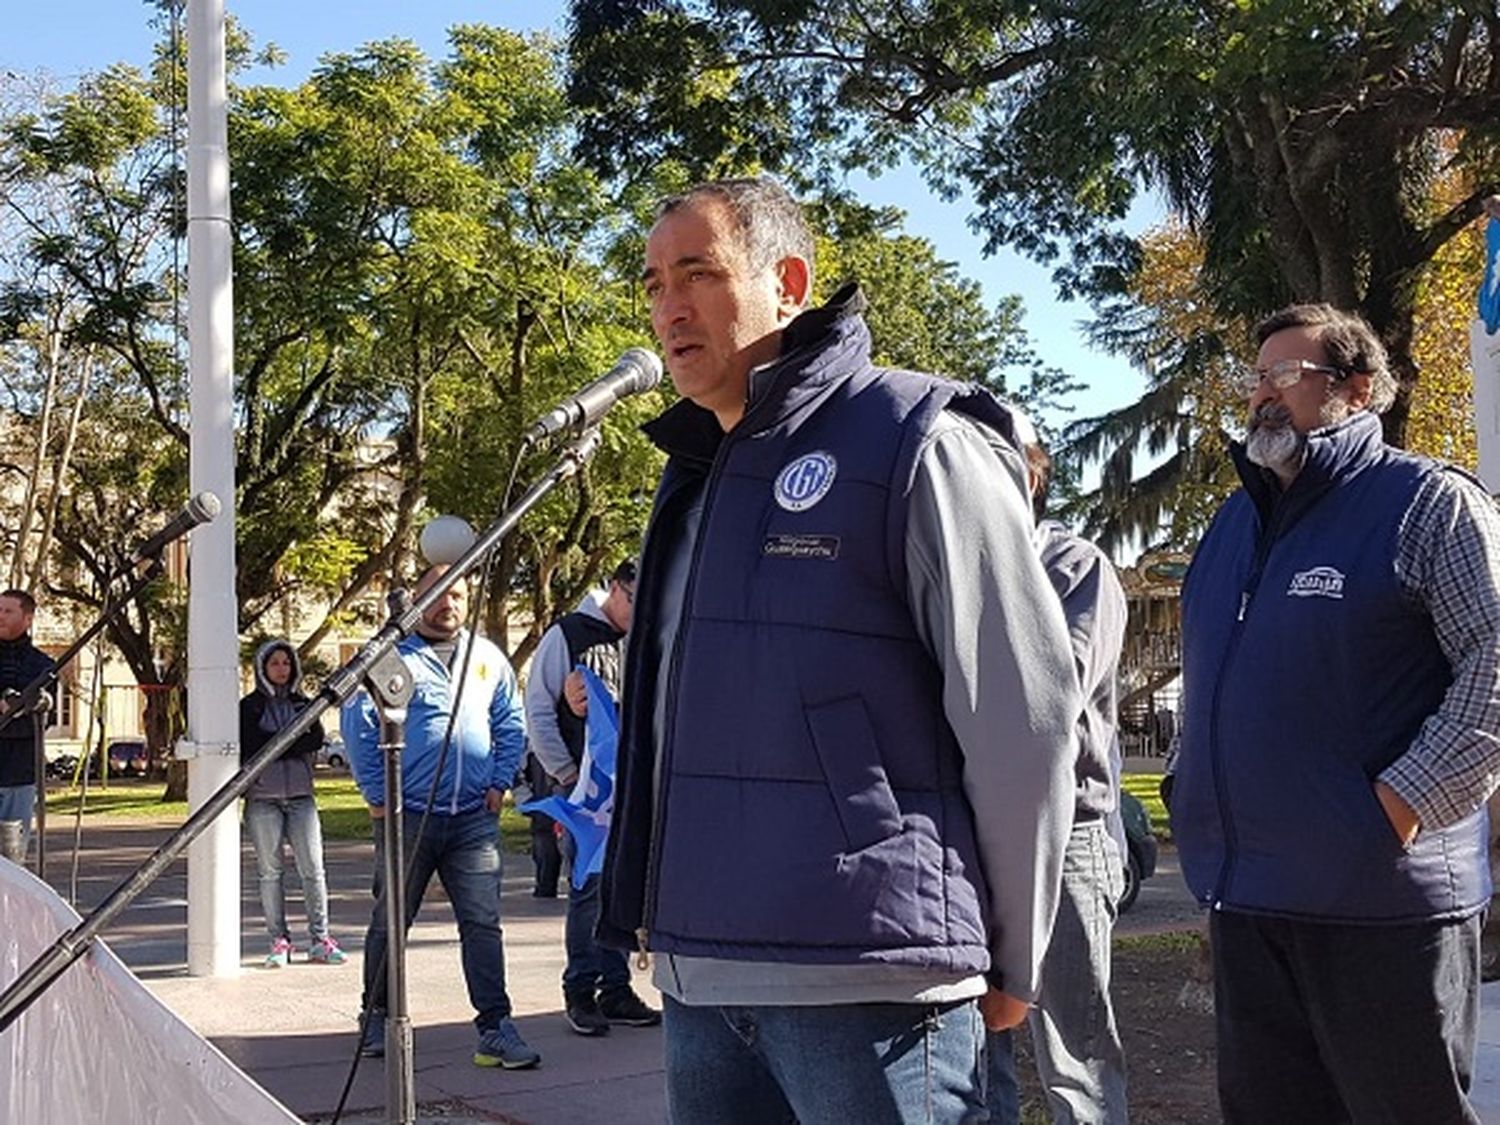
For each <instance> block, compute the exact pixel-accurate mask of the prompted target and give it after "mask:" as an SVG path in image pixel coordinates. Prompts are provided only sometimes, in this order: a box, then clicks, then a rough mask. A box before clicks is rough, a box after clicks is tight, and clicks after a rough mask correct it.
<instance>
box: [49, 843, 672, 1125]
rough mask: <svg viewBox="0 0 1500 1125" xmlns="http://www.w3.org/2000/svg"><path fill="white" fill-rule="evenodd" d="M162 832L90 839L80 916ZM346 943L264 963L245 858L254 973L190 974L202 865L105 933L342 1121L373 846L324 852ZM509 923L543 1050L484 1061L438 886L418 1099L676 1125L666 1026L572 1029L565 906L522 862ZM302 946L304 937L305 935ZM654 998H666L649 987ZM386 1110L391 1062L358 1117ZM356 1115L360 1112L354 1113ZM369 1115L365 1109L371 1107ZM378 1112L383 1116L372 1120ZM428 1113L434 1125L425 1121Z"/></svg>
mask: <svg viewBox="0 0 1500 1125" xmlns="http://www.w3.org/2000/svg"><path fill="white" fill-rule="evenodd" d="M165 835H166V829H164V828H163V827H162V826H159V825H151V824H146V825H134V824H127V823H123V822H116V823H114V824H111V825H109V826H108V827H102V826H100V827H90V828H89V829H87V830H86V832H85V849H86V851H85V855H84V858H83V861H82V862H81V863H80V869H81V871H83V872H86V873H87V875H86V877H85V878H83V879H82V881H81V882H80V886H79V903H78V906H79V909H80V910H81V911H83V912H85V913H86V912H87V910H88V909H89V908H90V907H92V906H93V905H94V904H95V903H96V902H98V901H99V900H100V899H101V898H102V897H103V896H104V895H105V894H106V893H108V892H109V891H110V890H112V889H113V888H114V887H115V886H116V885H118V883H119V882H121V881H122V880H123V879H124V878H125V877H126V876H127V875H128V874H129V873H130V872H131V871H132V870H133V869H134V868H135V867H136V866H138V865H139V864H140V863H141V862H142V861H143V860H144V859H145V858H146V856H148V855H149V854H150V852H151V850H152V849H153V848H154V847H156V846H157V845H158V844H159V843H160V841H161V840H162V839H164V838H165ZM325 852H326V856H325V867H326V868H327V875H328V883H329V898H330V915H331V920H332V928H333V931H334V935H335V936H336V937H337V938H338V939H339V940H340V941H341V942H342V943H343V944H344V945H345V947H346V948H347V949H348V952H349V955H350V956H349V961H348V963H347V964H344V965H341V966H327V965H314V964H310V963H308V962H306V960H305V959H302V958H301V957H299V958H298V959H295V960H294V961H293V963H292V964H291V965H290V966H288V967H287V968H285V969H280V970H266V969H263V968H260V967H259V963H260V959H261V957H262V956H263V953H264V949H265V947H266V944H267V939H266V935H265V933H264V931H263V930H261V929H260V917H261V911H260V904H259V899H258V891H257V887H256V875H255V866H254V859H253V854H252V852H251V851H250V849H249V847H248V844H247V846H246V848H245V850H244V866H243V877H242V886H243V888H244V900H243V910H242V918H243V920H244V925H243V928H242V934H243V938H242V946H241V947H242V948H243V949H244V950H245V951H246V953H247V954H248V956H247V957H246V958H245V960H244V971H243V972H242V973H241V975H240V976H238V977H236V978H231V979H206V978H191V977H188V976H186V975H185V974H186V967H187V944H186V921H187V899H186V894H187V861H186V859H185V858H184V859H181V860H179V861H178V862H177V863H175V864H174V865H173V866H172V868H171V869H170V870H169V871H168V872H167V873H166V874H164V875H163V876H162V877H161V879H159V880H158V881H157V882H156V883H155V884H153V885H152V887H151V888H150V889H149V890H148V891H146V893H145V894H144V895H142V897H141V898H140V899H138V900H137V901H136V902H135V904H134V905H132V906H131V907H130V908H129V909H127V910H126V911H125V912H124V913H123V914H122V915H121V917H120V918H119V919H118V920H117V923H116V925H115V926H113V927H112V928H111V929H110V930H109V931H107V932H106V934H105V935H104V936H105V940H106V941H108V943H109V945H110V947H111V948H112V949H114V951H115V952H116V953H117V954H118V955H119V956H120V957H121V958H122V959H123V960H124V961H125V963H126V964H128V965H129V966H130V967H131V968H132V969H133V970H134V971H135V972H136V974H137V975H138V976H140V977H141V978H142V979H144V980H145V982H146V983H147V985H148V986H149V987H150V988H151V989H152V991H154V992H155V993H156V994H157V995H158V996H160V997H161V998H162V999H163V1000H164V1001H165V1002H166V1003H167V1004H168V1005H169V1006H171V1007H172V1008H173V1009H174V1010H175V1011H176V1012H177V1013H178V1014H179V1015H181V1016H182V1017H183V1018H184V1019H186V1020H187V1021H188V1023H190V1024H191V1025H192V1026H193V1027H194V1028H195V1029H196V1030H197V1031H198V1032H199V1033H200V1034H202V1035H204V1036H206V1037H208V1038H209V1039H211V1040H212V1041H213V1042H214V1043H215V1044H217V1045H218V1046H219V1048H220V1049H221V1050H223V1051H224V1052H225V1054H227V1055H228V1056H229V1057H230V1058H231V1059H233V1060H234V1061H235V1062H236V1063H238V1064H239V1065H240V1067H242V1068H243V1069H244V1070H246V1071H247V1072H249V1073H250V1074H251V1075H252V1076H253V1077H254V1078H255V1079H256V1080H257V1081H258V1082H260V1083H261V1084H262V1085H263V1086H265V1087H266V1088H267V1089H268V1090H270V1091H271V1092H272V1093H273V1094H275V1095H276V1096H277V1097H278V1098H279V1099H280V1100H281V1101H282V1102H283V1103H284V1104H285V1105H286V1106H288V1108H290V1109H291V1110H292V1111H293V1112H295V1113H297V1114H299V1115H300V1116H302V1117H304V1118H314V1119H316V1118H318V1117H320V1116H326V1115H328V1114H331V1113H332V1111H333V1109H334V1107H335V1106H336V1105H337V1103H338V1098H339V1093H340V1091H341V1090H342V1088H343V1084H344V1080H345V1076H346V1075H347V1073H348V1070H349V1066H350V1063H351V1059H352V1055H353V1051H354V1045H355V1024H356V1020H357V1019H358V1015H359V994H360V971H361V964H362V958H361V954H360V949H359V947H360V944H361V941H362V939H363V936H364V929H365V925H366V923H367V922H368V921H369V916H370V904H371V901H372V900H371V897H370V874H371V869H370V864H371V857H372V849H371V847H370V845H369V844H368V843H366V842H364V841H352V840H329V841H326V843H325ZM506 864H507V867H506V873H505V878H504V890H503V906H502V918H503V924H504V928H505V948H506V963H507V967H508V970H509V979H508V981H507V985H508V988H509V991H510V994H511V1000H512V1003H513V1004H514V1005H515V1018H516V1023H517V1025H518V1026H519V1027H520V1029H521V1034H522V1035H523V1036H525V1038H526V1040H527V1041H528V1042H529V1043H531V1045H532V1046H534V1047H535V1048H537V1050H539V1051H540V1052H541V1053H542V1065H541V1066H540V1067H538V1068H537V1069H535V1070H529V1071H500V1070H492V1069H483V1068H480V1067H476V1066H474V1065H473V1063H472V1061H471V1058H470V1056H471V1055H472V1053H473V1050H474V1045H475V1031H474V1027H473V1024H472V1023H471V1022H470V1021H471V1020H472V1018H473V1014H474V1013H473V1009H472V1008H471V1007H470V1006H469V1003H468V998H467V994H466V992H465V989H464V982H463V974H462V972H461V970H460V967H459V957H458V943H457V934H456V931H455V929H454V926H453V920H452V912H451V910H450V909H449V907H448V904H447V901H446V899H445V898H444V896H443V893H442V889H441V886H440V884H439V883H438V881H437V880H436V879H434V880H433V885H432V889H431V890H430V891H429V894H428V897H427V900H426V901H424V903H423V906H422V910H421V913H420V914H419V915H418V918H417V923H416V925H415V926H414V927H413V928H412V933H411V945H410V950H409V956H408V959H407V972H408V982H409V987H408V991H409V993H410V1004H411V1014H412V1020H413V1024H414V1025H415V1026H416V1028H417V1030H416V1059H415V1069H416V1084H417V1091H416V1092H417V1100H418V1103H419V1104H420V1105H422V1106H423V1107H424V1112H426V1111H427V1110H432V1111H434V1112H446V1113H447V1114H450V1115H452V1116H455V1117H459V1118H473V1117H478V1118H480V1119H483V1120H495V1121H512V1122H518V1123H525V1125H586V1123H592V1122H606V1121H607V1122H611V1123H618V1125H647V1123H653V1125H654V1123H657V1122H660V1121H662V1120H663V1119H664V1118H665V1112H664V1104H663V1096H662V1077H661V1072H662V1051H661V1031H660V1029H659V1028H646V1029H639V1028H624V1027H620V1028H615V1029H613V1030H612V1032H611V1034H609V1035H607V1036H604V1037H601V1038H599V1039H586V1038H584V1037H582V1036H579V1035H575V1034H574V1033H573V1032H572V1031H571V1030H570V1029H569V1028H568V1026H567V1024H566V1023H565V1022H564V1021H563V1018H562V1012H561V1007H562V997H561V991H560V988H559V983H558V982H559V980H560V977H561V974H562V966H563V954H562V944H563V943H562V928H563V913H564V910H565V909H566V901H565V900H563V899H555V900H548V899H536V898H532V897H531V894H530V890H531V871H530V861H529V860H527V859H526V858H525V857H519V856H507V857H506ZM48 867H49V871H48V875H49V876H50V881H51V882H52V883H53V885H54V886H58V887H62V888H66V886H67V850H66V846H65V845H64V844H61V843H59V842H53V843H52V844H51V849H50V851H49V855H48ZM291 884H292V889H291V891H290V893H289V896H288V897H289V902H288V910H289V913H290V916H291V920H292V925H293V927H294V928H295V927H296V926H297V925H299V924H300V923H301V922H302V919H303V918H304V915H303V914H302V912H301V900H300V896H299V894H298V892H297V891H296V889H295V884H296V880H295V876H293V878H292V880H291ZM296 941H297V943H298V944H299V946H301V947H304V948H305V945H306V938H305V934H299V935H296ZM638 987H639V989H640V991H641V993H642V995H643V996H645V997H646V998H647V1000H648V1001H649V1002H650V1003H652V1004H653V1005H656V1004H659V1002H660V998H659V997H658V996H657V995H656V994H655V993H654V992H653V991H652V990H651V989H650V988H649V987H648V986H647V984H646V982H645V980H644V978H643V979H642V980H641V982H640V984H639V986H638ZM384 1105H385V1077H384V1068H383V1065H382V1063H381V1062H380V1061H379V1060H369V1059H366V1060H363V1061H362V1062H361V1064H360V1066H359V1073H358V1077H357V1080H356V1082H355V1085H354V1088H353V1092H352V1094H351V1096H350V1099H349V1102H348V1111H356V1110H358V1111H368V1112H374V1113H376V1114H377V1117H376V1118H375V1119H376V1120H379V1119H380V1118H379V1117H378V1114H379V1112H380V1111H382V1110H383V1108H384ZM353 1116H355V1115H354V1114H353V1113H350V1114H349V1115H348V1116H346V1120H348V1119H349V1117H353ZM360 1116H364V1115H363V1114H361V1115H360ZM366 1119H368V1118H366ZM426 1119H427V1118H426V1117H424V1120H426Z"/></svg>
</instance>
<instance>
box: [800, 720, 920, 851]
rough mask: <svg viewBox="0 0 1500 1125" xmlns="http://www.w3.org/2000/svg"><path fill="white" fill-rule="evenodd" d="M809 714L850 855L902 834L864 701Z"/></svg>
mask: <svg viewBox="0 0 1500 1125" xmlns="http://www.w3.org/2000/svg"><path fill="white" fill-rule="evenodd" d="M805 714H806V716H807V726H808V730H809V732H810V733H811V734H812V742H813V749H814V751H815V752H816V753H817V756H818V764H819V765H820V766H821V767H822V770H823V780H824V781H825V783H826V784H827V785H828V790H829V793H830V794H831V795H832V797H833V808H834V813H835V814H836V815H837V816H838V819H839V825H840V826H841V827H842V828H843V831H844V840H845V842H846V843H847V845H848V850H849V851H851V852H854V851H859V850H861V849H862V848H868V847H869V846H870V845H871V844H876V843H879V842H880V841H881V840H885V839H888V838H890V837H891V836H894V835H896V834H897V833H899V832H900V831H901V827H902V825H901V809H900V807H899V806H897V804H896V797H895V794H894V793H892V792H891V786H890V782H889V781H888V780H887V779H886V775H885V766H884V765H883V764H882V763H881V760H880V746H879V743H878V742H877V741H876V739H875V730H874V728H873V727H872V726H871V725H870V716H869V714H868V713H867V712H866V711H865V704H864V700H862V699H860V697H859V696H857V695H851V696H847V697H845V698H843V699H838V700H835V701H833V702H832V703H824V704H820V705H819V706H817V707H809V708H808V709H807V710H806V712H805Z"/></svg>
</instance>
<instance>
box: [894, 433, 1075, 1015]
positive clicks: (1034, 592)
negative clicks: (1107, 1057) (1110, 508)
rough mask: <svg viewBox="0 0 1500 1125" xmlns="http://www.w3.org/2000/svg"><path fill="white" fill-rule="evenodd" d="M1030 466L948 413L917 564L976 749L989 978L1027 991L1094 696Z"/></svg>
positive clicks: (914, 532)
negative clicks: (1076, 655) (1038, 530)
mask: <svg viewBox="0 0 1500 1125" xmlns="http://www.w3.org/2000/svg"><path fill="white" fill-rule="evenodd" d="M1019 462H1020V456H1019V454H1018V453H1017V452H1016V451H1015V450H1014V449H1012V448H1010V447H1009V446H1008V445H1006V444H1005V443H1004V442H1002V441H1001V440H1000V439H999V438H998V437H995V436H994V435H990V434H988V432H987V431H984V430H982V429H981V428H980V427H979V426H978V425H977V424H975V423H972V422H970V421H968V420H967V419H962V418H960V417H958V416H956V415H947V416H945V417H944V418H943V419H941V420H940V421H939V423H938V424H937V425H936V426H935V427H934V430H933V433H932V435H931V437H930V439H929V441H928V443H927V445H926V446H925V447H924V449H923V450H922V453H921V456H920V460H919V463H918V466H917V472H916V476H915V479H914V481H913V486H912V492H911V497H910V502H909V507H908V514H907V539H906V564H907V572H908V583H909V596H910V598H911V604H912V610H913V616H914V617H915V620H916V625H917V629H918V632H919V633H920V635H921V636H922V638H923V640H924V641H925V643H926V645H927V647H928V649H929V651H931V652H932V654H933V657H934V658H935V659H936V660H937V662H938V664H939V666H940V667H941V668H942V673H943V706H944V710H945V712H946V715H947V719H948V724H949V726H951V727H952V729H953V733H954V735H955V736H956V737H957V740H958V744H959V747H960V748H961V750H962V752H963V756H964V792H965V795H966V796H967V797H968V800H969V804H970V806H971V807H972V808H973V810H974V822H975V828H976V831H977V833H978V837H979V849H980V862H981V866H982V868H983V871H984V877H985V882H986V883H987V884H988V887H989V895H990V917H989V924H990V934H989V942H990V957H991V962H992V964H991V977H990V979H991V983H992V984H995V985H997V986H998V987H1000V988H1002V989H1003V990H1004V991H1005V992H1007V993H1009V994H1010V995H1012V996H1015V997H1017V998H1018V999H1022V1000H1028V1001H1029V1000H1031V999H1033V998H1034V997H1035V996H1036V991H1037V987H1038V982H1039V978H1040V973H1041V963H1042V957H1043V954H1045V952H1046V949H1047V942H1048V939H1049V938H1050V936H1051V933H1052V922H1053V918H1054V916H1055V915H1056V912H1057V901H1058V894H1059V888H1060V884H1061V879H1062V861H1063V849H1064V847H1065V845H1066V843H1067V838H1068V833H1069V831H1070V830H1071V828H1072V823H1073V793H1074V775H1073V765H1074V758H1075V756H1076V753H1077V749H1076V743H1075V738H1076V729H1077V723H1078V718H1079V715H1080V714H1081V712H1082V706H1083V704H1082V693H1081V691H1080V689H1079V687H1078V677H1077V673H1076V672H1075V670H1074V664H1073V652H1072V648H1071V646H1070V644H1069V640H1068V627H1067V624H1066V622H1065V621H1064V619H1063V612H1062V606H1061V605H1060V603H1059V602H1058V599H1057V595H1056V593H1055V592H1054V591H1053V588H1052V584H1051V582H1050V581H1049V580H1048V578H1047V575H1046V572H1045V571H1044V570H1043V569H1042V563H1041V559H1040V557H1039V556H1038V555H1037V553H1036V550H1035V547H1034V546H1033V543H1032V537H1031V536H1032V523H1031V513H1030V504H1029V502H1028V500H1027V499H1026V497H1025V496H1024V495H1023V493H1022V492H1021V490H1020V488H1019V487H1018V485H1017V480H1018V479H1024V469H1023V468H1020V467H1019Z"/></svg>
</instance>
